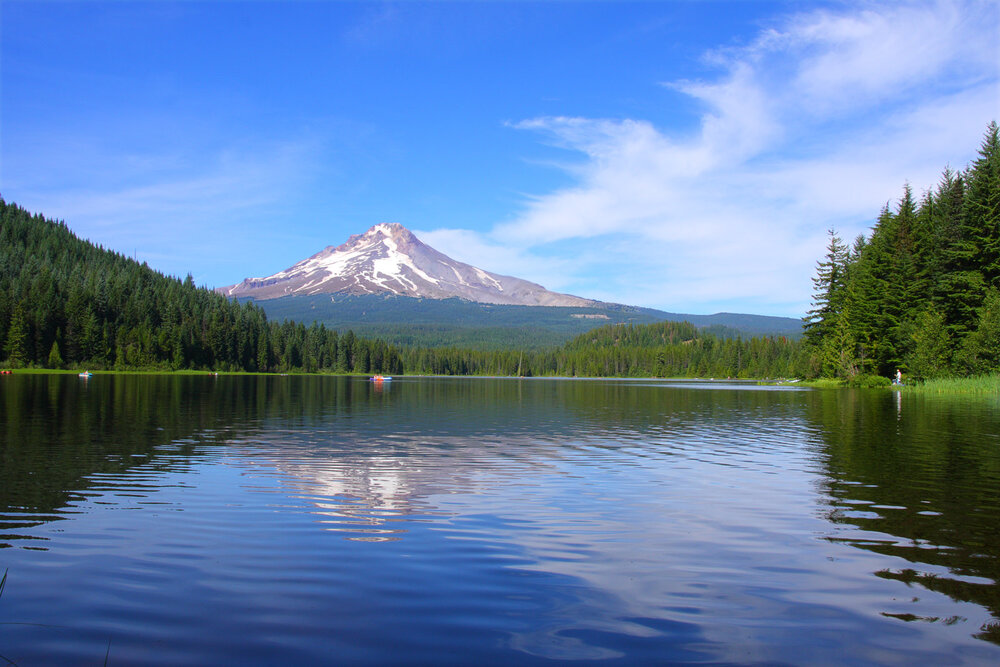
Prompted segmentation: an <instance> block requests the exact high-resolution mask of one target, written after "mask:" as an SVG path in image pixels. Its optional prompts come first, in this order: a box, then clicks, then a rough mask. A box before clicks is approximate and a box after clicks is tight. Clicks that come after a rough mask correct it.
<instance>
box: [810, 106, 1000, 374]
mask: <svg viewBox="0 0 1000 667" xmlns="http://www.w3.org/2000/svg"><path fill="white" fill-rule="evenodd" d="M813 282H814V284H815V288H816V289H815V294H814V308H813V310H811V311H810V312H809V314H808V316H807V317H806V320H805V336H806V341H807V344H808V346H809V348H810V350H811V352H812V369H811V374H813V375H824V376H832V377H843V378H853V377H856V376H859V375H865V374H878V375H883V376H887V375H891V374H893V373H895V370H896V369H897V368H899V369H902V371H903V372H904V373H906V374H909V375H912V376H915V377H918V378H933V377H940V376H946V375H974V374H983V373H990V372H995V371H998V370H1000V138H998V132H997V124H996V122H992V123H990V125H989V127H988V129H987V131H986V135H985V138H984V139H983V142H982V145H981V147H980V149H979V158H978V159H977V160H976V161H975V162H974V163H973V164H972V165H970V166H969V167H968V168H967V169H965V170H964V171H960V172H954V171H951V170H950V169H946V170H945V172H944V175H943V176H942V178H941V182H940V183H939V184H938V186H937V187H936V188H935V189H933V190H930V191H928V192H926V193H924V194H923V195H922V196H921V197H920V198H919V201H917V199H915V197H914V194H913V191H912V189H911V188H910V186H909V185H907V186H905V187H904V189H903V196H902V198H901V199H900V200H899V202H898V203H897V204H896V206H895V208H894V209H890V208H889V207H888V206H886V207H885V208H884V209H883V210H882V212H881V214H880V215H879V217H878V219H877V221H876V223H875V226H874V228H873V229H872V231H871V234H870V235H868V236H867V237H866V236H864V235H862V236H859V237H858V238H857V239H856V240H855V241H854V243H853V245H851V246H850V247H848V246H847V245H846V244H845V243H844V242H843V241H842V240H841V239H840V238H839V237H838V236H837V234H836V233H835V231H833V230H831V231H830V242H829V245H828V248H827V254H826V257H825V258H824V259H823V261H821V262H820V263H819V267H818V270H817V275H816V278H814V280H813Z"/></svg>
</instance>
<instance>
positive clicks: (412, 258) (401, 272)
mask: <svg viewBox="0 0 1000 667" xmlns="http://www.w3.org/2000/svg"><path fill="white" fill-rule="evenodd" d="M217 291H219V292H222V293H223V294H225V295H226V296H230V297H253V298H254V299H257V300H264V299H276V298H279V297H283V296H294V295H315V294H396V295H399V296H410V297H422V298H429V299H448V298H452V297H458V298H460V299H465V300H467V301H478V302H480V303H495V304H506V305H516V306H572V307H581V306H592V305H595V303H596V302H594V301H591V300H589V299H582V298H580V297H576V296H570V295H568V294H558V293H556V292H550V291H548V290H547V289H545V288H544V287H542V286H541V285H536V284H535V283H531V282H528V281H526V280H521V279H519V278H512V277H510V276H501V275H498V274H495V273H490V272H488V271H483V270H482V269H477V268H476V267H474V266H470V265H468V264H463V263H462V262H458V261H455V260H453V259H451V258H450V257H448V256H446V255H444V254H442V253H440V252H438V251H437V250H435V249H434V248H431V247H430V246H428V245H425V244H424V243H422V242H421V241H420V240H419V239H418V238H417V237H416V236H414V235H413V233H412V232H410V230H408V229H406V228H405V227H403V226H402V225H400V224H397V223H383V224H379V225H375V226H374V227H372V228H371V229H369V230H368V231H367V232H365V233H364V234H356V235H354V236H351V237H350V238H349V239H347V242H346V243H344V244H343V245H340V246H337V247H333V246H329V247H327V248H324V249H323V250H321V251H319V252H318V253H316V254H315V255H313V256H312V257H309V258H307V259H304V260H302V261H301V262H299V263H297V264H295V265H294V266H292V267H290V268H288V269H285V270H284V271H281V272H279V273H275V274H274V275H273V276H268V277H266V278H247V279H246V280H244V281H243V282H241V283H238V284H236V285H230V286H229V287H220V288H218V289H217Z"/></svg>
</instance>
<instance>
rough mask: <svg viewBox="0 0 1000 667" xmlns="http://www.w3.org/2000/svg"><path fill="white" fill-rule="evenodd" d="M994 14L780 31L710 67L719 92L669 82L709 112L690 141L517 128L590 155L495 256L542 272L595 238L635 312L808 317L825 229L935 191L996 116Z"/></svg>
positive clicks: (855, 12) (563, 123)
mask: <svg viewBox="0 0 1000 667" xmlns="http://www.w3.org/2000/svg"><path fill="white" fill-rule="evenodd" d="M998 15H1000V11H998V5H996V4H994V3H991V2H977V1H971V2H932V3H924V2H921V3H917V2H914V3H900V4H895V3H886V4H871V5H869V4H864V5H860V6H859V7H855V8H851V7H848V8H841V9H837V10H827V9H824V10H816V11H806V12H800V13H796V14H794V15H791V16H788V17H785V18H784V19H781V20H778V21H776V22H775V23H774V24H773V25H772V26H770V27H768V28H766V29H764V30H762V31H761V32H760V34H759V35H758V36H757V38H756V39H754V40H752V41H751V42H750V43H749V44H748V45H746V46H742V47H728V48H720V49H717V50H714V51H712V52H710V53H707V54H705V56H706V59H707V60H708V61H710V62H711V63H713V64H715V65H717V66H718V67H720V68H721V69H720V74H719V76H718V77H717V78H714V79H709V80H701V81H675V82H666V83H665V84H664V85H666V86H668V87H670V88H671V89H673V90H675V91H678V92H679V93H681V94H683V95H686V96H689V97H691V98H693V99H695V100H697V101H698V102H699V103H700V104H701V105H702V115H701V122H700V127H699V130H698V131H697V132H695V133H693V134H688V135H681V134H675V133H671V132H670V130H669V128H659V127H656V126H654V125H653V124H652V123H650V122H647V121H644V120H642V119H591V118H579V117H543V118H533V119H529V120H525V121H523V122H520V123H517V124H515V125H514V127H516V128H517V129H520V130H527V131H533V132H537V133H540V134H541V135H542V136H544V137H546V139H547V140H548V141H549V142H551V143H552V144H553V145H556V146H559V147H562V148H565V149H568V150H571V151H576V152H578V153H579V154H581V155H582V157H583V159H582V160H581V161H579V162H576V163H574V164H573V165H572V166H571V167H569V168H568V171H569V173H570V174H571V175H572V176H573V177H574V178H575V180H576V183H575V184H574V185H573V186H571V187H566V188H563V189H559V190H556V191H554V192H549V193H545V194H541V195H537V196H534V197H531V198H529V199H528V200H527V201H526V202H525V205H524V207H523V209H522V210H521V212H520V213H519V214H518V215H517V216H516V217H515V218H514V219H512V220H510V221H507V222H505V223H503V224H499V225H497V226H496V228H495V229H494V230H493V231H492V233H491V237H490V243H492V244H493V245H495V246H502V247H513V248H519V249H520V250H519V251H518V254H520V255H521V256H530V255H531V254H532V253H536V254H539V255H540V256H548V257H550V258H551V257H559V253H558V249H557V248H556V247H555V246H556V243H555V242H560V243H562V242H566V241H568V240H572V239H591V241H590V243H592V244H594V247H600V248H601V250H602V256H603V257H604V260H605V261H606V262H608V263H609V264H613V265H617V266H618V267H619V270H618V271H617V272H616V273H615V274H613V275H609V276H608V277H607V281H605V283H604V289H603V290H602V291H604V292H605V293H607V294H608V295H615V294H619V295H628V296H629V298H631V299H632V301H633V302H636V303H641V304H643V305H657V306H660V307H665V308H670V307H672V306H673V307H674V308H675V309H684V308H687V309H697V310H708V309H711V308H713V307H719V308H728V309H733V308H740V307H742V309H743V310H757V311H766V312H773V313H775V314H789V315H795V314H798V313H801V312H803V311H804V310H805V308H806V307H807V305H808V300H809V292H810V286H811V284H810V281H809V277H810V276H811V275H812V272H813V268H814V265H815V261H816V259H817V258H818V257H819V256H820V255H821V254H822V250H823V244H824V235H825V230H826V229H827V228H828V227H830V226H835V227H837V228H838V229H839V230H840V231H841V232H842V233H843V234H844V235H845V236H847V237H851V236H853V235H854V234H856V233H859V232H863V231H866V230H867V228H868V227H869V226H870V224H871V221H872V219H873V218H874V217H875V215H876V214H877V213H878V210H879V208H880V207H881V205H882V204H884V203H885V202H886V200H888V199H890V198H894V197H895V196H896V195H898V193H899V192H900V191H901V188H902V185H903V183H904V182H905V181H909V182H911V183H913V184H914V185H915V186H916V187H918V188H920V187H930V186H932V185H934V182H935V181H936V180H937V178H938V175H939V174H940V172H941V170H942V169H943V168H944V166H945V165H946V164H951V165H952V166H959V167H960V166H964V162H965V161H966V160H967V159H969V157H971V156H972V153H973V151H974V150H975V147H976V146H978V143H979V140H980V138H981V135H982V132H983V131H984V129H985V127H986V124H987V123H988V122H989V121H990V120H991V119H993V118H996V116H997V114H998V112H1000V104H998V96H1000V92H998V91H1000V84H998V73H1000V72H998V70H1000V53H998V49H997V46H996V44H995V42H996V39H995V38H996V34H997V29H998V26H1000V20H998ZM956 162H961V164H956ZM612 234H615V235H625V236H627V237H628V238H629V242H627V243H609V242H608V241H607V238H608V236H609V235H612ZM562 259H563V260H565V259H566V258H565V257H563V258H562ZM579 259H580V261H578V262H576V263H575V264H574V263H573V262H565V261H561V262H560V266H562V267H566V270H568V271H570V275H569V276H564V279H563V280H561V281H560V283H561V284H562V285H566V286H569V287H570V288H572V286H573V285H574V277H578V276H579V277H582V276H583V275H585V274H586V273H588V271H589V269H590V268H591V266H588V265H586V264H585V262H586V261H587V259H586V257H585V256H581V257H580V258H579ZM574 266H575V267H576V268H575V269H574ZM526 275H527V276H531V275H537V274H532V273H528V274H526ZM580 284H582V283H580ZM637 285H638V286H641V287H640V288H638V289H637V288H636V286H637ZM640 291H641V294H637V293H636V292H640ZM619 298H620V299H621V300H624V297H619Z"/></svg>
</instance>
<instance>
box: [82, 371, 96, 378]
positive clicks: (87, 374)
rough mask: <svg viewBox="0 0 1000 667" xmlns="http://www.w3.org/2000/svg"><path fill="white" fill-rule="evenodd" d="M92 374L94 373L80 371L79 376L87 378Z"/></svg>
mask: <svg viewBox="0 0 1000 667" xmlns="http://www.w3.org/2000/svg"><path fill="white" fill-rule="evenodd" d="M93 375H94V374H93V373H91V372H90V371H84V372H82V373H80V377H82V378H89V377H92V376H93Z"/></svg>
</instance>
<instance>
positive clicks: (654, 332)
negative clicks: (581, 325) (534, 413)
mask: <svg viewBox="0 0 1000 667" xmlns="http://www.w3.org/2000/svg"><path fill="white" fill-rule="evenodd" d="M402 355H403V362H404V365H405V366H406V368H407V372H410V373H433V374H441V375H524V376H538V375H556V376H564V377H575V376H580V377H741V378H763V377H778V376H781V377H788V376H793V375H800V374H801V373H802V372H803V371H804V370H806V369H807V368H808V354H807V353H806V352H805V348H804V346H803V344H802V342H801V341H795V340H791V339H789V338H785V337H782V336H772V337H759V338H751V339H749V340H745V339H741V338H719V337H717V336H715V335H713V334H711V333H707V332H705V331H703V330H699V329H698V328H696V327H695V326H694V325H692V324H690V323H687V322H659V323H656V324H642V325H630V324H616V325H608V326H604V327H600V328H597V329H594V330H592V331H589V332H587V333H585V334H582V335H580V336H578V337H576V338H574V339H573V340H572V341H570V342H569V343H567V344H566V345H565V346H563V347H560V348H557V349H553V350H549V351H519V350H496V351H486V350H468V349H455V348H444V349H442V348H435V349H429V348H416V349H406V350H403V352H402Z"/></svg>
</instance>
